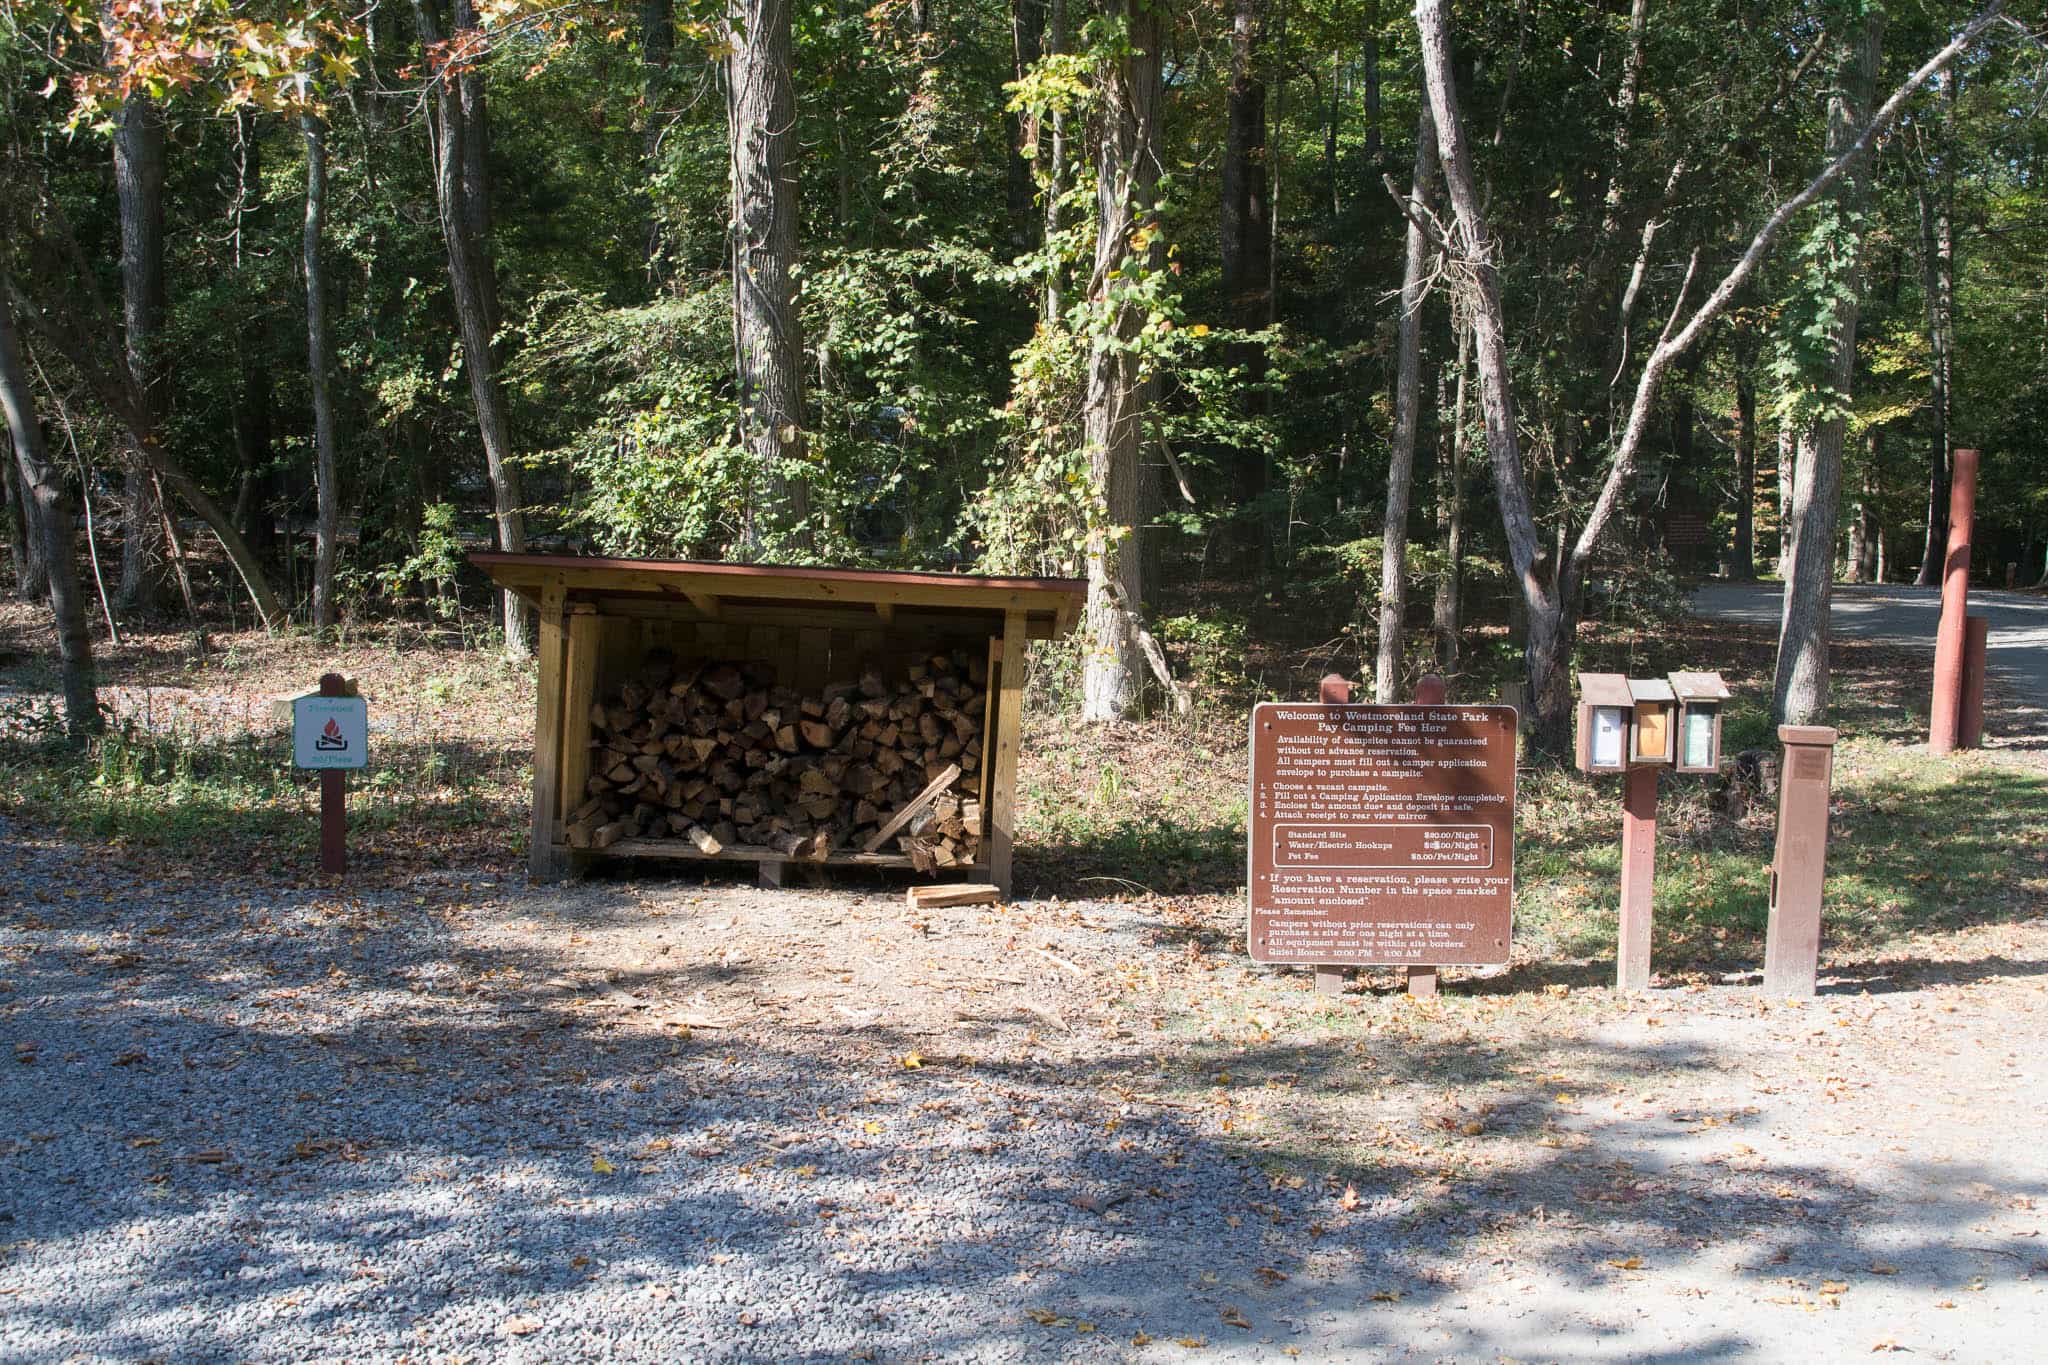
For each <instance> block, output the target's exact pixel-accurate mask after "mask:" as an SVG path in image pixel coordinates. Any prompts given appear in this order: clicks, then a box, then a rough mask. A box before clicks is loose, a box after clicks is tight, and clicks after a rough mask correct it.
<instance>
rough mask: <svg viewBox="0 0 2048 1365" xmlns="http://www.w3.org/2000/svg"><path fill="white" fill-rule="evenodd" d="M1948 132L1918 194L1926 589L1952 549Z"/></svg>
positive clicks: (1949, 93)
mask: <svg viewBox="0 0 2048 1365" xmlns="http://www.w3.org/2000/svg"><path fill="white" fill-rule="evenodd" d="M1944 94H1945V96H1946V102H1947V103H1948V104H1949V105H1950V107H1951V108H1953V102H1954V100H1955V78H1954V76H1953V75H1951V77H1950V78H1949V80H1948V82H1947V88H1946V90H1945V92H1944ZM1950 132H1952V130H1951V129H1945V130H1944V134H1945V135H1944V137H1943V138H1942V141H1943V143H1944V147H1943V153H1942V155H1941V160H1940V165H1939V166H1938V167H1936V168H1933V169H1932V171H1931V175H1932V177H1933V178H1935V179H1936V180H1937V181H1938V183H1936V184H1932V185H1930V184H1929V183H1928V179H1929V177H1928V176H1922V177H1921V180H1920V184H1919V186H1918V187H1917V188H1918V193H1917V194H1916V195H1915V196H1914V198H1915V200H1916V201H1917V205H1918V208H1919V210H1920V281H1921V293H1922V295H1923V296H1924V297H1925V299H1926V305H1927V383H1928V395H1927V416H1928V422H1929V425H1930V427H1931V428H1932V431H1931V432H1930V441H1929V445H1930V448H1929V450H1928V452H1927V542H1926V546H1925V548H1924V549H1923V550H1922V551H1921V554H1920V572H1919V573H1918V574H1917V575H1915V577H1914V579H1913V581H1914V582H1915V583H1917V584H1919V585H1920V586H1921V587H1923V588H1924V587H1928V586H1930V585H1932V584H1935V583H1939V582H1940V581H1941V564H1942V560H1943V558H1944V557H1945V556H1946V555H1947V552H1948V478H1949V471H1948V458H1949V457H1948V447H1949V395H1950V393H1951V391H1952V387H1953V378H1952V376H1953V360H1952V357H1953V354H1954V348H1955V287H1956V274H1955V254H1956V248H1955V203H1956V183H1955V162H1954V157H1955V149H1954V147H1953V145H1952V138H1951V137H1950V136H1948V135H1947V134H1948V133H1950Z"/></svg>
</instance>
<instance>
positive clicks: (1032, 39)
mask: <svg viewBox="0 0 2048 1365" xmlns="http://www.w3.org/2000/svg"><path fill="white" fill-rule="evenodd" d="M1010 46H1011V53H1012V64H1011V70H1012V72H1013V74H1014V76H1015V78H1016V79H1018V80H1022V79H1023V78H1024V76H1025V74H1026V73H1027V72H1029V71H1030V70H1031V68H1032V67H1034V66H1036V65H1037V64H1038V59H1039V57H1040V56H1041V55H1043V53H1044V51H1045V0H1011V5H1010ZM1004 126H1005V127H1007V128H1008V129H1009V132H1010V154H1009V156H1008V157H1007V158H1005V159H1004V162H1003V204H1004V207H1005V209H1007V210H1008V212H1009V215H1010V225H1011V232H1012V233H1013V240H1014V242H1015V243H1016V246H1017V249H1018V250H1019V251H1025V250H1029V249H1030V247H1031V245H1032V243H1031V233H1032V229H1033V228H1034V227H1035V226H1036V225H1035V224H1034V223H1032V221H1031V207H1032V184H1031V159H1030V158H1029V157H1027V156H1026V153H1027V152H1028V151H1031V150H1033V147H1032V144H1033V143H1034V142H1035V141H1036V140H1037V136H1038V125H1037V120H1036V119H1034V118H1032V117H1031V116H1029V115H1027V114H1024V113H1021V112H1019V113H1015V114H1010V115H1007V116H1006V122H1005V124H1004Z"/></svg>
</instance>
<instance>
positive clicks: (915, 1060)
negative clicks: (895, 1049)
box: [903, 1052, 924, 1071]
mask: <svg viewBox="0 0 2048 1365" xmlns="http://www.w3.org/2000/svg"><path fill="white" fill-rule="evenodd" d="M923 1065H924V1058H923V1057H921V1056H919V1055H918V1054H917V1053H915V1052H906V1053H904V1054H903V1066H904V1069H905V1070H908V1071H916V1070H917V1069H918V1068H919V1067H922V1066H923Z"/></svg>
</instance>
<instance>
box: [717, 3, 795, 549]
mask: <svg viewBox="0 0 2048 1365" xmlns="http://www.w3.org/2000/svg"><path fill="white" fill-rule="evenodd" d="M729 21H730V24H731V27H732V40H731V44H730V48H729V53H730V55H729V56H728V57H727V58H726V81H727V89H728V95H727V98H728V122H727V135H728V137H729V138H730V139H731V157H732V293H733V347H734V350H735V351H736V352H737V355H736V356H735V360H736V362H737V366H738V372H739V419H740V439H741V441H742V443H743V444H744V445H745V446H746V449H747V452H748V454H749V455H751V456H752V457H753V464H754V477H755V478H756V479H758V480H762V481H764V482H765V485H766V486H765V489H763V493H764V495H765V496H757V497H756V498H755V499H754V505H753V506H752V507H751V508H750V511H749V524H748V528H747V534H746V536H745V541H746V543H747V545H748V547H749V549H750V550H752V551H753V552H756V553H758V552H759V550H760V548H761V546H762V543H763V541H764V539H765V537H766V533H767V532H769V531H770V530H773V529H777V528H786V529H792V530H798V531H799V538H800V539H801V534H802V532H801V530H800V529H799V528H802V527H803V526H804V523H805V520H806V518H807V517H808V516H809V514H810V486H809V483H808V480H807V478H806V475H805V446H806V441H805V435H804V388H803V352H804V347H803V324H802V322H801V321H800V320H799V319H798V317H797V310H796V277H797V270H798V256H797V175H796V152H797V131H796V84H795V77H794V76H793V74H792V71H791V66H790V30H789V24H790V11H789V0H732V8H731V10H730V12H729Z"/></svg>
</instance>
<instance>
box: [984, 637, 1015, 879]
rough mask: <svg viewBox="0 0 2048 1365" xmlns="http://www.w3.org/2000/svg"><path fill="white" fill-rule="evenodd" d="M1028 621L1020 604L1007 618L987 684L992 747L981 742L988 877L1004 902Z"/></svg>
mask: <svg viewBox="0 0 2048 1365" xmlns="http://www.w3.org/2000/svg"><path fill="white" fill-rule="evenodd" d="M1025 625H1026V623H1025V620H1024V612H1023V610H1022V609H1021V608H1019V609H1013V610H1011V611H1010V612H1009V613H1008V614H1006V615H1005V616H1004V617H1003V658H1002V679H1001V687H1000V689H998V688H997V687H996V686H995V682H996V680H995V679H993V678H992V679H990V684H991V685H990V687H989V691H990V693H991V695H992V696H996V694H997V693H998V691H1000V695H999V696H996V703H995V706H996V713H995V741H994V745H993V748H992V749H991V748H989V747H988V746H989V741H988V739H987V738H986V737H984V738H983V741H982V743H983V746H984V748H983V758H982V761H983V762H985V763H988V764H990V765H991V766H992V767H993V769H994V771H993V773H992V774H991V776H990V787H989V798H990V800H989V810H988V813H987V818H988V828H987V830H986V831H985V834H984V837H985V838H986V839H987V840H988V866H989V880H991V881H993V882H994V883H995V884H996V889H997V890H999V891H1001V892H1002V893H1003V899H1004V900H1008V899H1009V898H1010V891H1011V884H1010V847H1011V844H1012V842H1013V841H1014V839H1015V835H1016V822H1017V746H1018V743H1019V740H1020V736H1021V735H1022V732H1023V722H1024V649H1025Z"/></svg>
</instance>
